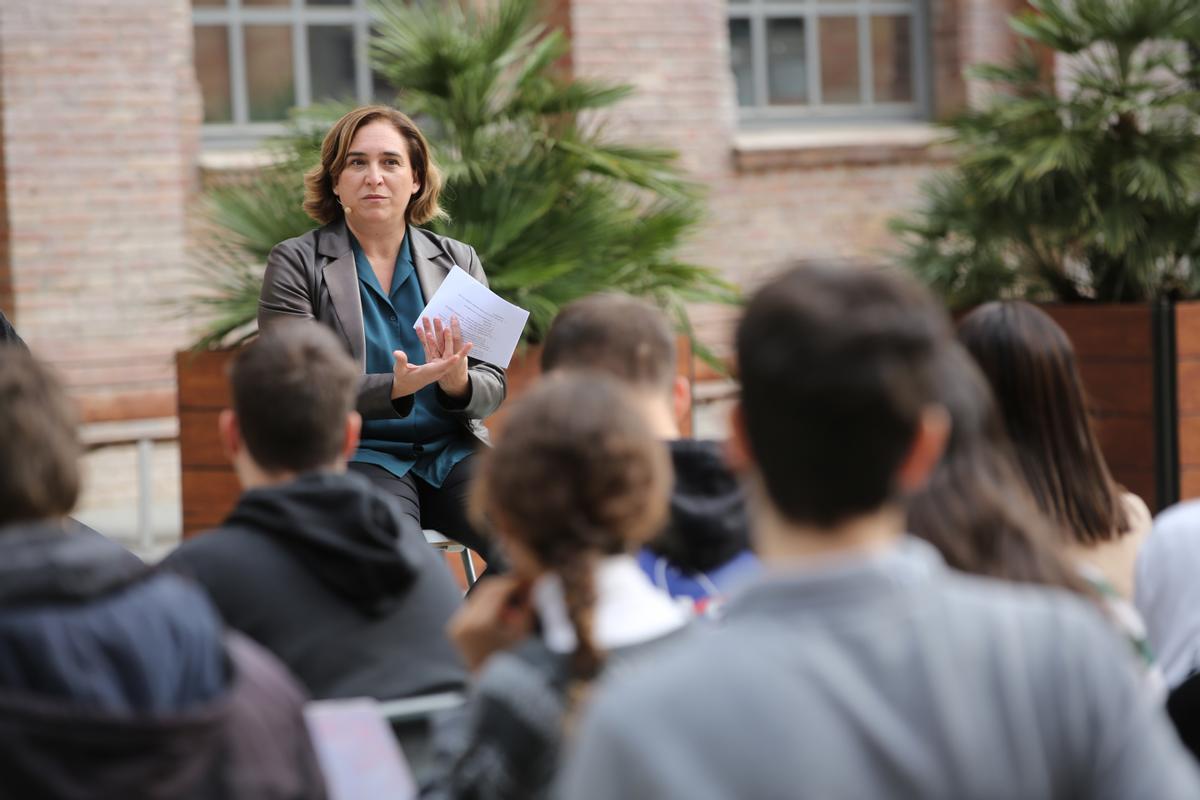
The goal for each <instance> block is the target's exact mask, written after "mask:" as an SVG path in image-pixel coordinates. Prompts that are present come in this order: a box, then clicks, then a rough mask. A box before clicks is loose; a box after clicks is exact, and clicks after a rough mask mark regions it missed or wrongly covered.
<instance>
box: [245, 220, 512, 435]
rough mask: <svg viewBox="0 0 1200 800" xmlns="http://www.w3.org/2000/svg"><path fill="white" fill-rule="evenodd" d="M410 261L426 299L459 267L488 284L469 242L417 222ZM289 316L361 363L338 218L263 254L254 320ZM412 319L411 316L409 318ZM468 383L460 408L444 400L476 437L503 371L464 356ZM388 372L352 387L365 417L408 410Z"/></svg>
mask: <svg viewBox="0 0 1200 800" xmlns="http://www.w3.org/2000/svg"><path fill="white" fill-rule="evenodd" d="M408 232H409V237H410V241H411V243H412V258H413V267H414V268H415V269H416V271H417V280H418V281H419V282H420V284H421V294H422V296H424V298H425V302H429V299H430V298H431V297H433V294H434V292H436V291H437V289H438V287H439V286H441V285H442V281H444V280H445V279H446V276H447V275H449V274H450V270H451V269H453V268H454V267H456V266H458V267H461V268H462V269H464V270H466V272H467V274H469V275H470V276H471V277H472V278H474V279H475V280H477V281H480V282H481V283H483V284H485V285H486V284H487V277H486V276H485V275H484V273H483V266H482V265H481V264H480V263H479V256H478V255H476V253H475V250H474V249H473V248H472V247H470V246H469V245H465V244H463V243H462V242H459V241H455V240H454V239H450V238H447V237H445V236H438V235H437V234H436V233H430V232H429V231H427V230H424V229H423V228H417V227H413V226H409V231H408ZM288 319H316V320H317V321H318V322H321V323H323V324H325V325H328V326H329V327H331V328H333V330H334V331H336V332H337V333H339V334H341V336H342V338H343V339H344V340H345V342H346V346H347V347H348V348H349V350H350V354H351V355H352V356H354V358H355V360H356V361H357V362H358V365H359V368H360V369H364V370H365V365H366V331H365V329H364V327H363V312H362V298H361V296H360V294H359V288H358V270H357V269H356V267H355V265H354V251H353V249H352V248H351V245H350V233H349V231H348V230H347V229H346V223H345V221H344V220H336V221H334V222H331V223H329V224H328V225H325V226H324V227H321V228H317V229H316V230H312V231H309V232H308V233H306V234H304V235H303V236H297V237H295V238H294V239H288V240H287V241H284V242H280V243H279V244H277V245H276V246H275V248H274V249H273V250H272V251H271V254H270V255H269V256H268V257H267V270H266V273H265V274H264V275H263V287H262V295H261V296H260V298H259V301H258V326H259V328H260V329H261V330H267V329H268V328H270V327H271V326H272V325H273V324H275V323H277V322H279V321H282V320H288ZM413 321H414V322H415V321H416V320H413ZM470 364H471V366H470V369H469V370H468V376H469V378H470V383H471V389H470V395H469V399H468V401H467V404H466V406H460V405H459V404H457V403H448V404H447V410H448V411H450V412H451V413H452V414H453V415H454V416H456V417H458V418H459V420H460V421H461V422H462V423H463V425H464V426H465V427H466V428H467V430H468V431H469V432H470V433H471V434H472V435H473V436H475V438H477V439H479V440H480V441H481V442H484V443H486V442H487V441H488V432H487V429H486V428H485V427H483V423H482V422H481V421H480V420H482V419H484V418H485V417H487V416H488V415H490V414H491V413H492V412H493V411H495V410H496V409H497V408H499V407H500V403H501V401H503V400H504V393H505V389H506V385H505V378H504V370H502V369H500V368H499V367H497V366H494V365H492V364H486V363H484V362H482V361H477V360H476V359H473V358H472V359H470ZM391 392H392V374H391V373H390V372H388V373H383V374H370V375H367V374H364V375H363V378H362V381H361V382H360V384H359V388H358V404H357V408H358V412H359V413H360V414H362V415H363V418H364V419H396V418H398V417H406V416H408V415H409V414H410V413H411V412H412V407H413V398H412V396H411V395H410V396H408V397H403V398H400V399H398V400H396V401H395V403H393V402H392V395H391Z"/></svg>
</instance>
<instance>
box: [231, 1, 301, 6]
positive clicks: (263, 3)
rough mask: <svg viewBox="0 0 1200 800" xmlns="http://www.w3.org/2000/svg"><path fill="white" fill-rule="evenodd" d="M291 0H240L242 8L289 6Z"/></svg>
mask: <svg viewBox="0 0 1200 800" xmlns="http://www.w3.org/2000/svg"><path fill="white" fill-rule="evenodd" d="M291 4H292V0H242V5H244V6H290V5H291Z"/></svg>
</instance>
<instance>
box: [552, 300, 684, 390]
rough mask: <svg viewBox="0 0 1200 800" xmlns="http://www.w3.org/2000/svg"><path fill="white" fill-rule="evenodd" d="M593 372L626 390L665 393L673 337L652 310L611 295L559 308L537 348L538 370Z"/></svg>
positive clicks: (672, 359)
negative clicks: (645, 388) (539, 355)
mask: <svg viewBox="0 0 1200 800" xmlns="http://www.w3.org/2000/svg"><path fill="white" fill-rule="evenodd" d="M561 368H580V369H595V370H599V371H600V372H604V373H607V374H609V375H611V376H613V377H614V378H617V379H618V380H620V381H621V382H623V383H625V384H628V385H630V386H635V387H637V386H652V387H656V388H669V387H670V386H671V381H672V379H673V378H674V377H675V336H674V333H673V332H672V330H671V326H670V324H669V323H668V322H667V318H666V316H665V315H664V314H663V313H662V311H660V310H659V309H658V308H657V307H656V306H654V305H652V304H650V303H648V302H647V301H645V300H641V299H639V298H636V297H632V296H630V295H627V294H621V293H617V292H606V293H603V294H594V295H590V296H588V297H584V298H582V299H580V300H576V301H575V302H573V303H570V304H568V305H566V306H564V307H563V309H562V310H561V311H559V312H558V316H556V317H555V318H554V322H552V323H551V325H550V330H549V331H548V332H547V333H546V339H545V341H544V342H543V343H542V370H543V371H544V372H550V371H551V370H555V369H561Z"/></svg>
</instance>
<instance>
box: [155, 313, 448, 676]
mask: <svg viewBox="0 0 1200 800" xmlns="http://www.w3.org/2000/svg"><path fill="white" fill-rule="evenodd" d="M230 382H231V384H232V390H233V406H234V407H233V409H232V410H226V411H224V412H222V413H221V417H220V423H219V426H220V436H221V441H222V443H223V445H224V448H225V450H226V452H227V453H228V455H229V457H230V459H231V460H232V461H233V464H234V467H235V468H236V470H237V474H238V479H239V481H241V484H242V487H243V488H244V490H245V491H244V493H243V494H242V496H241V499H240V500H239V501H238V504H237V506H236V507H235V508H234V509H233V511H232V512H231V513H230V515H229V516H228V518H226V520H225V521H224V522H223V523H222V524H221V526H220V527H219V528H217V529H216V530H213V531H211V532H208V533H204V534H202V535H200V536H197V537H194V538H192V539H189V540H188V541H187V542H184V543H183V544H182V545H181V546H180V547H179V548H178V549H177V550H176V551H175V552H174V553H172V554H171V555H170V556H169V557H168V558H167V560H166V564H167V565H168V566H169V567H171V568H174V569H176V570H179V571H180V572H182V573H185V574H188V575H191V576H193V577H194V578H195V579H196V580H198V581H199V582H200V584H201V585H202V586H204V588H205V589H207V590H208V593H209V595H210V596H211V597H212V599H213V602H214V603H215V604H216V606H217V609H218V610H219V611H220V612H221V615H222V616H223V617H224V618H225V621H226V623H228V624H229V625H230V626H231V627H233V628H236V629H237V630H239V631H241V632H243V633H245V634H246V635H248V636H250V637H251V638H253V639H255V640H256V641H258V642H259V643H260V644H262V645H263V646H264V647H266V648H267V649H269V650H270V651H271V652H273V653H274V654H275V655H276V656H278V657H279V658H280V659H281V660H282V661H283V662H284V663H285V664H286V665H287V666H288V667H289V668H290V669H291V670H292V672H293V673H294V674H295V675H296V676H297V677H298V678H300V680H301V682H303V683H304V684H305V685H306V686H307V687H308V689H309V691H310V692H311V693H312V695H313V696H314V697H316V698H318V699H326V698H333V697H355V696H367V697H374V698H377V699H387V698H397V697H404V696H410V695H416V694H424V693H428V692H435V691H443V690H446V689H455V688H459V687H461V685H462V683H463V681H464V680H465V677H466V673H465V670H464V669H463V667H462V663H461V661H460V660H459V658H458V655H457V653H456V652H455V651H454V647H453V645H451V644H450V642H449V640H448V639H447V638H446V635H445V632H444V631H445V627H446V624H447V623H448V622H449V620H450V617H451V615H452V614H453V613H454V611H455V610H456V609H457V608H458V606H459V605H460V603H461V594H460V592H459V590H458V588H457V587H456V586H455V584H454V581H453V579H452V578H451V576H450V573H449V571H448V570H447V568H446V566H445V564H444V562H443V561H442V559H441V557H440V556H439V555H438V553H437V552H436V551H434V550H433V549H432V548H431V547H429V546H428V545H427V544H426V543H425V538H424V536H423V534H422V532H421V529H420V528H419V527H418V525H417V523H416V521H415V520H413V519H412V518H410V517H408V516H406V515H404V514H403V513H401V512H400V511H399V510H398V508H397V507H396V504H395V500H394V499H393V498H391V497H390V496H389V495H387V494H386V493H384V492H383V491H381V490H379V489H376V488H374V487H373V486H372V484H371V483H370V481H368V480H366V479H365V478H363V477H362V476H360V475H356V474H353V473H349V472H347V471H346V459H347V457H348V455H349V454H350V453H352V452H353V451H354V447H355V445H356V443H357V442H358V430H359V416H358V414H357V413H356V412H355V411H354V393H355V386H356V385H357V368H356V367H355V365H354V362H353V361H352V360H351V359H350V357H349V355H348V354H347V353H346V352H345V351H344V350H343V348H342V346H341V344H340V343H339V342H338V340H337V339H336V337H335V336H334V334H333V333H331V332H330V331H329V330H327V329H325V328H322V327H321V326H319V325H317V324H315V323H311V322H294V323H290V324H288V325H279V326H277V327H276V328H273V329H272V330H270V331H268V332H266V333H264V334H263V335H262V336H260V337H259V338H258V339H257V340H256V341H255V342H253V343H252V344H251V345H250V346H249V347H247V348H246V349H245V350H244V351H242V352H241V353H239V354H238V356H237V358H236V359H235V361H234V363H233V368H232V370H231V374H230Z"/></svg>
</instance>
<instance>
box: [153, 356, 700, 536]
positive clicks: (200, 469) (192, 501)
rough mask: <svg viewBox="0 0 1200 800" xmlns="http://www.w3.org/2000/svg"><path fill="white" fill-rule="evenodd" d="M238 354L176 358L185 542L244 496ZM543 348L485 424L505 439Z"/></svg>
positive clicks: (518, 370) (685, 361)
mask: <svg viewBox="0 0 1200 800" xmlns="http://www.w3.org/2000/svg"><path fill="white" fill-rule="evenodd" d="M235 352H236V351H235V350H212V351H206V352H201V353H193V352H182V353H178V354H176V356H175V369H176V375H177V379H178V385H179V461H180V481H181V484H182V485H181V500H182V504H183V536H184V538H185V539H186V538H187V537H189V536H193V535H195V534H197V533H200V532H201V531H204V530H207V529H209V528H213V527H216V526H217V525H219V524H221V521H222V520H224V519H225V517H226V516H227V515H228V514H229V512H230V511H231V510H232V509H233V506H234V504H235V503H236V502H237V498H238V496H239V495H240V494H241V487H240V486H239V485H238V481H237V476H236V475H235V474H234V471H233V467H232V466H231V465H230V464H229V461H228V460H227V459H226V458H225V454H224V453H223V452H222V451H221V444H220V440H219V439H218V437H217V416H218V414H220V412H221V410H222V409H225V408H230V407H231V406H232V400H231V398H230V393H229V379H228V374H227V370H228V365H229V362H230V361H231V360H232V359H233V355H234V353H235ZM679 364H680V374H682V375H685V376H688V377H689V378H690V376H691V374H692V358H691V348H690V346H689V344H688V341H687V339H686V338H682V337H681V339H680V343H679ZM540 365H541V348H539V347H536V346H532V347H523V348H522V349H520V350H519V351H518V352H517V353H516V355H514V356H513V361H512V364H511V365H510V366H509V368H508V371H507V378H508V396H507V398H506V399H505V402H504V405H502V406H501V407H500V410H499V411H497V412H496V413H495V414H493V415H492V416H491V417H489V418H488V419H487V421H486V424H487V426H488V428H489V430H491V432H492V434H493V435H497V436H498V435H500V432H501V430H502V429H503V427H504V419H505V417H506V415H507V413H508V407H509V406H510V404H511V402H512V401H513V400H514V399H515V398H517V397H520V396H521V394H523V393H524V392H525V391H526V390H527V389H528V387H529V386H531V385H533V383H534V382H535V381H536V380H537V378H538V375H539V374H540V373H541V366H540ZM680 424H681V427H682V428H683V432H684V435H688V434H690V433H691V429H692V428H691V419H690V418H688V419H684V420H681V421H680Z"/></svg>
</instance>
